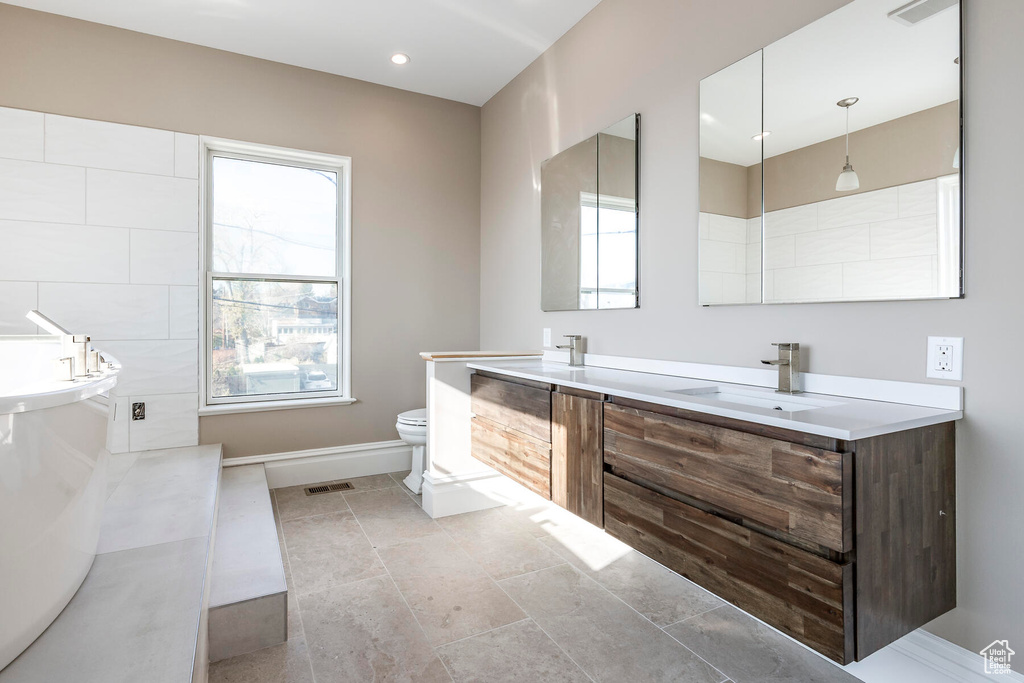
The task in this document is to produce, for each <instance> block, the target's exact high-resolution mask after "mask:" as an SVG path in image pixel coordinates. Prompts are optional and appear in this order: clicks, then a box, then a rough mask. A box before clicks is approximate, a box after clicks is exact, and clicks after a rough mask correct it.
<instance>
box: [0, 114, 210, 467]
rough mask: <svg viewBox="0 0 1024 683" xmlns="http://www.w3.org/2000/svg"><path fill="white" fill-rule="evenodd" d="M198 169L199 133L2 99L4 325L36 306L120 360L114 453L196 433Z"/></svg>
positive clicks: (20, 323) (17, 326)
mask: <svg viewBox="0 0 1024 683" xmlns="http://www.w3.org/2000/svg"><path fill="white" fill-rule="evenodd" d="M198 177H199V138H198V137H197V136H195V135H188V134H183V133H176V132H171V131H164V130H155V129H151V128H141V127H138V126H126V125H122V124H116V123H107V122H103V121H90V120H86V119H77V118H72V117H67V116H56V115H52V114H42V113H39V112H31V111H23V110H19V109H9V108H2V107H0V245H2V249H0V334H35V333H36V332H37V330H36V328H35V326H34V325H32V324H30V323H29V322H28V321H27V320H26V319H25V313H26V312H27V311H29V310H31V309H33V308H38V309H39V310H41V311H42V312H43V313H45V314H46V315H48V316H50V317H51V318H53V319H54V320H56V321H57V322H58V323H60V324H61V325H63V326H65V327H67V328H69V329H71V330H72V331H74V332H79V333H84V334H90V335H91V336H92V338H93V341H94V344H95V345H96V346H98V347H99V348H102V349H105V350H107V351H109V352H110V353H111V354H113V355H114V356H115V357H117V358H118V360H120V361H121V362H122V363H123V365H124V370H123V374H122V377H121V381H120V382H119V384H118V388H117V396H116V397H115V400H114V401H112V404H114V403H116V405H117V406H118V409H117V411H116V420H115V421H114V423H113V432H112V434H111V439H110V447H111V450H112V451H113V452H122V451H125V450H129V449H130V450H133V451H139V450H150V449H160V448H171V447H175V446H190V445H195V444H197V443H198V440H199V419H198V390H199V380H198V376H199V365H198V364H199V341H198V340H199V322H198V321H199V303H198V302H199V287H198V284H199V183H198ZM136 401H145V403H146V419H145V420H144V421H138V422H132V421H131V419H130V405H131V403H132V402H136Z"/></svg>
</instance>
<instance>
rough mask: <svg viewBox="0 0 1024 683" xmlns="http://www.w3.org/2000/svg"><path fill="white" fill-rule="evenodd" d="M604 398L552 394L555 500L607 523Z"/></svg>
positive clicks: (596, 522)
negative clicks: (605, 506)
mask: <svg viewBox="0 0 1024 683" xmlns="http://www.w3.org/2000/svg"><path fill="white" fill-rule="evenodd" d="M602 405H603V404H602V402H601V401H599V400H594V399H591V398H585V397H582V396H571V395H569V394H565V393H561V392H557V393H555V394H553V395H552V397H551V500H552V502H554V503H556V504H557V505H560V506H562V507H563V508H565V509H566V510H568V511H569V512H571V513H573V514H574V515H578V516H579V517H582V518H583V519H585V520H587V521H588V522H590V523H591V524H593V525H594V526H598V527H600V526H604V497H603V492H604V451H603V448H602V445H601V441H602V436H603V431H604V430H603V429H602V427H601V423H602V421H603V415H604V411H603V410H602Z"/></svg>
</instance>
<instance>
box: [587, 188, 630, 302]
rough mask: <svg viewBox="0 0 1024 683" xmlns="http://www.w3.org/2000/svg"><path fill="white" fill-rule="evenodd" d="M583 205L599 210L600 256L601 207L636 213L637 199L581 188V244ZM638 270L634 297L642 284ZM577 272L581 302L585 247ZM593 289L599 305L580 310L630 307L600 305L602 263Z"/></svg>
mask: <svg viewBox="0 0 1024 683" xmlns="http://www.w3.org/2000/svg"><path fill="white" fill-rule="evenodd" d="M583 207H587V208H590V209H597V211H598V214H597V253H598V258H600V255H601V209H612V210H613V211H628V212H630V213H633V214H634V215H635V214H636V200H635V199H630V198H629V197H617V196H615V195H610V194H602V195H598V194H597V193H596V192H584V191H582V190H581V191H580V228H579V232H580V244H582V243H583ZM633 233H634V234H636V229H635V228H634V230H633ZM637 250H638V251H639V243H638V244H637ZM637 270H638V272H637V286H636V287H634V288H633V296H634V297H636V296H639V294H638V290H639V285H640V282H639V279H640V274H639V269H637ZM577 273H578V274H579V276H578V277H577V278H576V300H577V302H580V300H581V299H582V298H583V294H584V291H585V290H584V287H583V282H582V280H583V249H580V263H579V270H578V271H577ZM593 291H594V294H595V296H596V297H598V301H597V302H596V303H597V306H595V307H594V308H582V306H581V307H580V310H584V311H597V310H601V311H615V310H628V309H616V308H601V307H600V305H601V302H600V300H599V299H600V293H601V264H600V263H598V264H597V287H595V288H594V290H593ZM622 291H623V292H625V290H622Z"/></svg>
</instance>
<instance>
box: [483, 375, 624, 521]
mask: <svg viewBox="0 0 1024 683" xmlns="http://www.w3.org/2000/svg"><path fill="white" fill-rule="evenodd" d="M471 396H472V410H473V413H474V417H473V426H472V439H473V444H472V445H473V448H472V453H473V457H475V458H476V459H478V460H480V461H481V462H484V463H486V464H488V465H490V466H491V467H493V468H494V469H496V470H498V471H499V472H501V473H502V474H504V475H505V476H507V477H510V478H511V479H513V480H515V481H517V482H519V483H520V484H522V485H523V486H525V487H526V488H528V489H530V490H531V491H533V492H534V493H537V494H539V495H541V496H543V497H544V498H547V499H550V500H552V501H553V502H554V503H556V504H558V505H560V506H561V507H563V508H565V509H567V510H569V511H570V512H572V513H574V514H576V515H579V516H580V517H582V518H583V519H585V520H587V521H588V522H590V523H591V524H595V525H597V526H603V524H602V520H603V517H604V498H603V491H604V449H603V446H602V443H603V440H604V428H603V421H604V410H603V405H604V404H603V400H604V397H603V396H602V395H601V394H592V393H589V392H584V391H573V390H571V389H564V388H560V387H559V388H556V387H553V386H550V385H546V384H539V383H536V382H530V381H527V380H517V379H508V380H506V379H497V378H495V377H490V376H486V375H481V374H475V375H473V376H472V378H471Z"/></svg>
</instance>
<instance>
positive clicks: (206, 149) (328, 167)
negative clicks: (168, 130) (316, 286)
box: [199, 136, 356, 416]
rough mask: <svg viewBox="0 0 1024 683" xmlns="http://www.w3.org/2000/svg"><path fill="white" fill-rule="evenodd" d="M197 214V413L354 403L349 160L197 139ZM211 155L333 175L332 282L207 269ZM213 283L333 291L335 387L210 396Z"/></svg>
mask: <svg viewBox="0 0 1024 683" xmlns="http://www.w3.org/2000/svg"><path fill="white" fill-rule="evenodd" d="M200 153H201V159H200V165H199V187H200V199H199V211H200V216H201V218H202V229H201V230H200V232H199V271H200V273H202V274H203V281H202V286H201V287H200V288H199V330H200V340H199V341H200V343H199V349H200V354H199V355H200V359H199V392H200V403H199V414H200V415H201V416H202V415H224V414H231V413H245V412H260V411H269V410H287V409H292V408H306V407H315V406H325V405H345V404H349V403H354V402H355V400H356V399H355V398H353V396H352V275H351V274H352V159H351V157H343V156H337V155H333V154H320V153H316V152H306V151H302V150H295V149H288V148H285V147H274V146H271V145H261V144H256V143H249V142H240V141H237V140H227V139H223V138H214V137H205V136H204V137H201V138H200ZM214 156H228V157H232V158H236V159H244V160H247V161H259V162H268V163H274V164H279V165H286V166H296V167H300V168H315V169H319V170H323V171H329V172H334V173H337V174H338V235H337V249H336V257H337V269H336V272H335V275H336V277H311V276H307V275H302V276H288V275H281V274H277V273H272V274H270V273H219V272H213V271H212V270H210V268H211V267H212V264H213V259H212V248H213V239H212V236H213V201H212V198H213V195H212V190H213V185H212V184H213V174H212V173H211V168H212V160H213V157H214ZM215 278H220V279H223V278H230V279H239V280H245V279H252V280H269V281H276V282H289V281H295V282H311V281H312V282H325V283H337V287H338V346H339V349H338V364H339V374H340V377H339V381H338V388H337V389H336V390H333V391H305V392H301V393H298V394H262V395H253V396H223V397H214V396H213V387H212V381H213V378H212V374H213V373H212V372H211V368H210V363H211V361H212V358H213V329H212V327H213V316H212V307H213V299H212V297H213V281H214V279H215Z"/></svg>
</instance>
